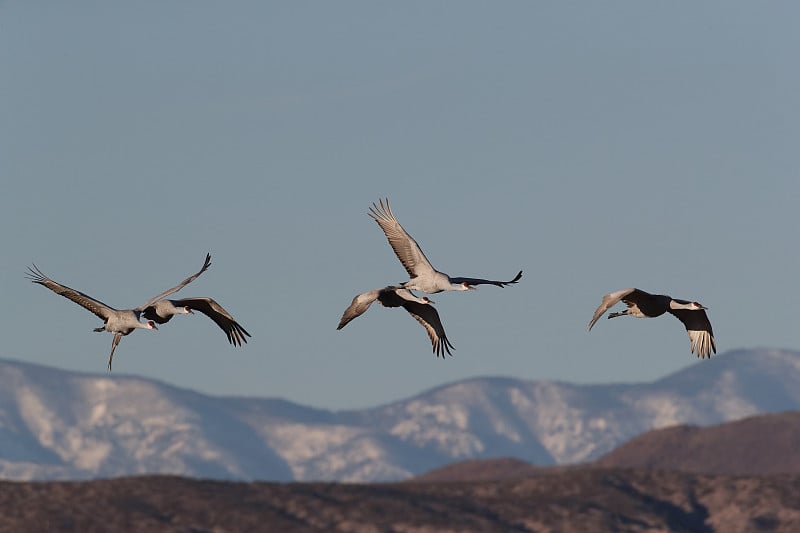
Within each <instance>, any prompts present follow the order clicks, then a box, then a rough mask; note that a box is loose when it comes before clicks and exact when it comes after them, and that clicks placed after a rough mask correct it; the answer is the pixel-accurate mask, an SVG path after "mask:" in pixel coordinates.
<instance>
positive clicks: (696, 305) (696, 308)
mask: <svg viewBox="0 0 800 533" xmlns="http://www.w3.org/2000/svg"><path fill="white" fill-rule="evenodd" d="M689 309H691V310H692V311H702V310H703V309H708V307H706V306H704V305H700V304H699V303H697V302H692V303H690V304H689Z"/></svg>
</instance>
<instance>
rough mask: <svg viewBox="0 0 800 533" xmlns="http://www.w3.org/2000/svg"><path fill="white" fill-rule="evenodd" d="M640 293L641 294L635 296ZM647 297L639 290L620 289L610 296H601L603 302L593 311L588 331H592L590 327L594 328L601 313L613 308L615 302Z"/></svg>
mask: <svg viewBox="0 0 800 533" xmlns="http://www.w3.org/2000/svg"><path fill="white" fill-rule="evenodd" d="M637 293H641V294H637ZM645 295H647V293H646V292H644V291H640V290H639V289H634V288H630V289H622V290H621V291H617V292H612V293H610V294H606V295H605V296H603V301H602V302H600V305H599V306H597V309H595V310H594V315H592V320H591V321H590V322H589V331H592V327H593V326H594V324H595V322H597V321H598V320H599V319H600V317H601V316H603V313H605V312H606V311H608V310H609V309H611V308H612V307H614V306H615V305H616V304H617V302H619V301H620V300H622V299H623V298H625V299H626V300H630V301H634V300H636V299H637V298H638V297H639V296H645Z"/></svg>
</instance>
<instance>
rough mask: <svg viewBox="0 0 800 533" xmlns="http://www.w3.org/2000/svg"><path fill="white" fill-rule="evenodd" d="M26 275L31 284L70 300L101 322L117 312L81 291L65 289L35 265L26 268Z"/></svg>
mask: <svg viewBox="0 0 800 533" xmlns="http://www.w3.org/2000/svg"><path fill="white" fill-rule="evenodd" d="M26 275H27V277H28V279H29V280H31V281H32V282H33V283H38V284H39V285H42V286H44V287H47V288H48V289H50V290H51V291H53V292H54V293H56V294H59V295H61V296H63V297H64V298H68V299H70V300H72V301H73V302H75V303H76V304H78V305H80V306H81V307H83V308H84V309H88V310H89V311H91V312H92V313H94V314H95V315H97V316H98V317H100V318H102V319H103V320H108V317H109V316H110V315H111V314H112V312H113V311H117V310H116V309H114V308H113V307H111V306H110V305H106V304H104V303H103V302H101V301H100V300H96V299H94V298H92V297H91V296H89V295H88V294H84V293H82V292H81V291H77V290H75V289H72V288H70V287H67V286H66V285H62V284H60V283H58V282H56V281H53V280H52V279H50V278H49V277H47V276H46V275H45V274H44V273H43V272H42V271H41V270H39V268H38V267H37V266H36V265H33V266H31V267H28V273H27V274H26Z"/></svg>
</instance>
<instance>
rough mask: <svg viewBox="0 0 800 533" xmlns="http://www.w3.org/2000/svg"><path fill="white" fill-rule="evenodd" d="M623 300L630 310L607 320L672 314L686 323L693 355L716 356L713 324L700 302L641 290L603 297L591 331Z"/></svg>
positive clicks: (591, 325)
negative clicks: (620, 317)
mask: <svg viewBox="0 0 800 533" xmlns="http://www.w3.org/2000/svg"><path fill="white" fill-rule="evenodd" d="M620 300H622V302H623V303H625V305H627V306H628V307H627V309H625V310H624V311H621V312H617V313H610V314H609V315H608V318H616V317H618V316H623V315H629V316H634V317H637V318H655V317H658V316H661V315H663V314H664V313H670V314H671V315H673V316H674V317H676V318H677V319H678V320H680V321H681V322H683V325H684V326H685V327H686V331H687V332H688V333H689V340H690V341H691V345H692V353H695V354H697V357H701V358H706V357H711V352H712V351H713V352H714V353H717V345H716V342H715V341H714V331H713V330H712V328H711V322H710V321H709V319H708V315H706V311H705V310H706V309H707V308H706V307H703V306H702V305H700V304H699V303H697V302H693V301H688V300H679V299H677V298H672V297H671V296H667V295H666V294H650V293H647V292H645V291H643V290H641V289H635V288H630V289H623V290H621V291H617V292H612V293H610V294H606V295H605V296H603V301H602V302H601V303H600V305H599V306H598V307H597V309H596V310H595V312H594V315H593V316H592V320H591V321H590V322H589V331H591V330H592V327H593V326H594V325H595V323H596V322H597V321H598V320H599V319H600V317H601V316H603V314H604V313H605V312H606V311H608V309H610V308H611V307H613V306H614V305H615V304H616V303H617V302H619V301H620Z"/></svg>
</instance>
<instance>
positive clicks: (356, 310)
mask: <svg viewBox="0 0 800 533" xmlns="http://www.w3.org/2000/svg"><path fill="white" fill-rule="evenodd" d="M379 292H380V289H375V290H371V291H368V292H363V293H361V294H357V295H356V296H355V297H354V298H353V301H352V302H350V305H349V306H348V307H347V309H345V310H344V313H342V318H341V319H340V320H339V325H338V326H336V329H337V330H340V329H342V328H343V327H345V326H346V325H347V324H349V323H350V321H351V320H353V319H354V318H358V317H360V316H361V315H363V314H364V313H365V312H366V311H367V309H369V306H370V305H372V302H374V301H375V300H376V299H377V298H378V293H379Z"/></svg>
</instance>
